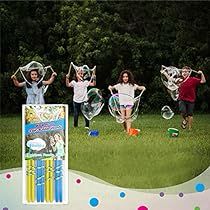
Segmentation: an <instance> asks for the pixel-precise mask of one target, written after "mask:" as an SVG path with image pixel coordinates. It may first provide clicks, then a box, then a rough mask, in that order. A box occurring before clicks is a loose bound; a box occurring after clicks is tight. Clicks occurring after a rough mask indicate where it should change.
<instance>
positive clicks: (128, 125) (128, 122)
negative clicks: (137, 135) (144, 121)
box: [126, 109, 132, 133]
mask: <svg viewBox="0 0 210 210" xmlns="http://www.w3.org/2000/svg"><path fill="white" fill-rule="evenodd" d="M131 112H132V109H126V131H127V133H129V131H130V128H131V119H130V116H131Z"/></svg>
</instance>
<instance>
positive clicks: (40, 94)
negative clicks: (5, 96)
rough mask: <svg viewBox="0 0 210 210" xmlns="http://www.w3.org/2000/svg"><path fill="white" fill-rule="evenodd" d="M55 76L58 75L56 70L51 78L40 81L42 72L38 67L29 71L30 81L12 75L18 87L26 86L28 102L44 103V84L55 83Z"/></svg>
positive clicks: (28, 77) (28, 78)
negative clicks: (20, 79)
mask: <svg viewBox="0 0 210 210" xmlns="http://www.w3.org/2000/svg"><path fill="white" fill-rule="evenodd" d="M55 76H57V73H56V72H53V73H52V75H51V77H50V79H49V80H47V81H44V80H43V81H41V82H40V74H39V72H38V69H32V70H31V71H29V72H28V75H27V81H28V82H29V83H30V84H29V83H28V82H26V81H25V82H19V81H18V80H17V78H16V76H15V75H12V76H11V79H12V80H13V83H14V85H15V86H17V87H25V89H26V93H27V99H26V104H44V103H45V101H44V86H43V85H50V84H52V83H53V81H54V79H55Z"/></svg>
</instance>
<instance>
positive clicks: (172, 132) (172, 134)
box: [168, 128, 179, 137]
mask: <svg viewBox="0 0 210 210" xmlns="http://www.w3.org/2000/svg"><path fill="white" fill-rule="evenodd" d="M168 134H169V137H178V136H179V130H178V129H176V128H168Z"/></svg>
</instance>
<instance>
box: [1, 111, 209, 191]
mask: <svg viewBox="0 0 210 210" xmlns="http://www.w3.org/2000/svg"><path fill="white" fill-rule="evenodd" d="M79 120H80V121H79V123H80V127H79V128H73V127H72V121H73V119H72V117H70V119H69V128H70V129H69V168H70V169H73V170H78V171H82V172H85V173H88V174H91V175H93V176H96V177H98V178H100V179H102V180H104V181H107V182H109V183H111V184H115V185H117V186H122V187H129V188H158V187H166V186H171V185H176V184H179V183H182V182H185V181H187V180H190V179H192V178H193V177H195V176H197V175H199V174H200V173H202V172H203V171H204V170H205V169H206V168H207V167H208V166H209V165H210V132H209V131H210V115H195V116H194V124H193V130H191V131H189V130H182V129H181V128H180V118H179V116H178V115H176V116H174V117H173V118H172V119H171V120H165V119H163V118H161V116H160V115H140V116H139V117H138V119H137V120H136V121H135V122H133V126H132V127H134V128H140V130H141V131H140V135H139V136H137V137H130V136H128V135H127V134H125V133H124V132H123V129H122V125H121V124H118V123H116V122H115V120H114V118H113V117H111V116H109V115H101V116H97V117H95V118H94V119H93V120H92V124H91V129H98V130H99V136H98V137H90V136H88V135H87V131H86V130H85V128H84V122H83V121H84V120H83V119H82V118H80V119H79ZM0 121H1V122H0V123H1V130H2V132H1V136H0V139H1V144H0V145H1V153H0V160H1V162H0V169H6V168H13V167H20V166H21V118H20V117H17V116H13V117H2V118H1V120H0ZM93 121H95V122H93ZM169 127H175V128H178V129H179V130H180V135H179V137H178V138H169V137H168V134H167V129H168V128H169Z"/></svg>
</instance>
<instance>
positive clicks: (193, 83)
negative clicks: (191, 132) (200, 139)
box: [178, 66, 206, 129]
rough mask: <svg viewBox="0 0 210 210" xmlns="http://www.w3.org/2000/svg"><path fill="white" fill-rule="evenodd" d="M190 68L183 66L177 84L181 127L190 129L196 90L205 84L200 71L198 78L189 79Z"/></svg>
mask: <svg viewBox="0 0 210 210" xmlns="http://www.w3.org/2000/svg"><path fill="white" fill-rule="evenodd" d="M190 72H191V68H190V67H188V66H184V67H183V68H182V70H181V77H182V78H181V79H180V82H179V84H178V86H179V88H178V91H179V97H178V100H179V111H180V113H181V127H182V128H183V129H185V128H186V127H187V124H188V128H189V129H192V123H193V109H194V106H195V100H196V88H197V86H198V85H199V84H203V83H205V82H206V79H205V76H204V74H203V72H202V71H198V72H197V73H198V74H200V78H197V77H190Z"/></svg>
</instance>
